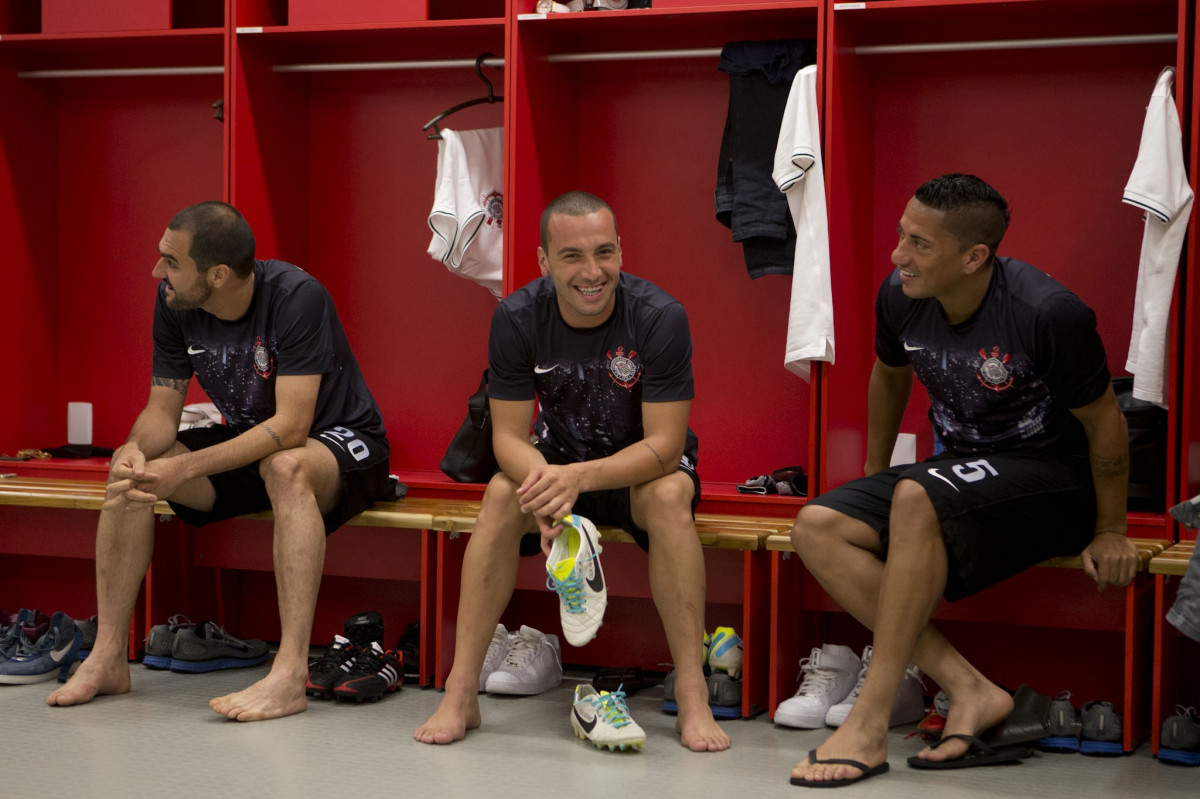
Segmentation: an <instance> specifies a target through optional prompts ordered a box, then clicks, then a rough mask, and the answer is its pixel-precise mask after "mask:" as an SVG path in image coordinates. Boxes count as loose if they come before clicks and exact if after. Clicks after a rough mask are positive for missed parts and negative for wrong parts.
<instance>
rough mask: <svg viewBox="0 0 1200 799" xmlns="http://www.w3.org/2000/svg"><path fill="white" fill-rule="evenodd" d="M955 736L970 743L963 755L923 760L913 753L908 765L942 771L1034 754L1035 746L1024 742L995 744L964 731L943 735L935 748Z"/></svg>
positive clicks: (1004, 762) (1002, 762)
mask: <svg viewBox="0 0 1200 799" xmlns="http://www.w3.org/2000/svg"><path fill="white" fill-rule="evenodd" d="M955 738H958V739H961V740H963V741H966V742H967V743H968V745H969V746H968V748H967V751H966V753H965V754H963V756H962V757H956V758H954V759H953V760H923V759H922V758H920V757H918V756H917V755H913V756H912V757H910V758H909V759H908V765H909V767H911V768H915V769H928V770H933V771H942V770H948V769H961V768H974V767H975V766H1002V765H1005V764H1008V763H1017V762H1020V760H1021V758H1023V757H1029V756H1031V755H1032V754H1033V747H1032V746H1026V745H1024V744H1014V745H1011V746H993V745H991V744H988V743H985V742H984V741H982V740H980V739H979V738H976V737H975V736H973V735H965V734H963V733H952V734H950V735H943V736H942V738H941V740H939V741H938V742H937V743H936V744H934V747H933V748H934V749H936V748H937V747H939V746H941V745H942V744H944V743H945V742H946V741H950V740H953V739H955Z"/></svg>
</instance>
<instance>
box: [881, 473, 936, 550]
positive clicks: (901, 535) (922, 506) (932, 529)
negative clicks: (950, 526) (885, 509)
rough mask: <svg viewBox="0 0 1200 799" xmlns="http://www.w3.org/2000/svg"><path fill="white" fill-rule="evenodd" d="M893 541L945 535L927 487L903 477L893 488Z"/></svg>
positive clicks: (901, 541) (897, 542)
mask: <svg viewBox="0 0 1200 799" xmlns="http://www.w3.org/2000/svg"><path fill="white" fill-rule="evenodd" d="M889 528H890V536H889V538H890V540H891V544H892V546H895V545H897V544H900V545H903V544H904V543H905V542H907V541H910V540H913V539H914V538H917V537H934V536H936V537H939V538H940V537H941V523H940V522H939V520H938V516H937V511H936V510H935V509H934V507H933V501H932V500H931V499H930V498H929V494H928V493H927V492H926V491H925V487H924V486H922V485H921V484H920V483H918V482H917V481H915V480H907V479H904V480H899V481H897V482H896V487H895V488H894V489H893V491H892V511H891V522H890V524H889Z"/></svg>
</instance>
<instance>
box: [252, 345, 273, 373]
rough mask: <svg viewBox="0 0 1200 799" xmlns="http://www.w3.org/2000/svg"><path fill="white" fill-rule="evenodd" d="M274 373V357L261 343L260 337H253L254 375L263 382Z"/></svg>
mask: <svg viewBox="0 0 1200 799" xmlns="http://www.w3.org/2000/svg"><path fill="white" fill-rule="evenodd" d="M274 371H275V357H274V356H273V355H271V351H270V350H268V349H267V348H266V346H264V345H263V343H262V336H255V337H254V373H255V374H256V375H258V376H259V377H261V378H263V379H264V380H265V379H266V378H268V377H270V376H271V373H272V372H274Z"/></svg>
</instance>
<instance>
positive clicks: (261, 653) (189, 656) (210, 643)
mask: <svg viewBox="0 0 1200 799" xmlns="http://www.w3.org/2000/svg"><path fill="white" fill-rule="evenodd" d="M268 654H270V652H269V651H268V649H267V642H266V641H259V640H257V639H255V640H249V641H243V640H242V639H241V638H238V637H236V636H233V635H230V634H229V633H227V632H225V631H224V630H223V629H221V628H220V627H218V626H217V625H215V624H213V623H212V622H211V621H207V622H205V623H204V624H201V625H197V626H196V627H193V628H192V629H190V630H188V629H180V630H179V632H177V633H176V634H175V644H174V645H173V646H172V648H171V671H185V672H191V673H199V672H206V671H217V670H219V669H244V668H247V667H248V666H257V665H258V664H260V663H262V662H263V661H264V660H266V659H267V655H268Z"/></svg>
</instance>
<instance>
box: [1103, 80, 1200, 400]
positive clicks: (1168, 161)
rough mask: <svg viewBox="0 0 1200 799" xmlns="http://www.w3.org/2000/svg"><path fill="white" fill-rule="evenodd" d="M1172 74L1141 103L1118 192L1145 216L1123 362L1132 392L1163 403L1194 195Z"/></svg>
mask: <svg viewBox="0 0 1200 799" xmlns="http://www.w3.org/2000/svg"><path fill="white" fill-rule="evenodd" d="M1174 79H1175V70H1173V69H1171V68H1170V67H1168V68H1167V69H1164V70H1163V71H1162V72H1161V73H1159V76H1158V82H1157V83H1156V84H1155V86H1154V94H1152V95H1151V97H1150V104H1149V105H1148V106H1147V107H1146V122H1145V124H1144V125H1143V127H1142V142H1141V145H1140V146H1139V148H1138V155H1137V161H1136V162H1135V163H1134V165H1133V173H1132V174H1130V176H1129V182H1128V183H1127V184H1126V186H1125V194H1124V196H1123V197H1122V198H1121V199H1122V201H1124V202H1127V203H1129V204H1130V205H1136V206H1137V207H1138V208H1141V209H1142V211H1143V212H1145V219H1146V229H1145V233H1144V234H1143V236H1142V255H1141V260H1140V262H1139V264H1138V278H1137V290H1136V292H1135V294H1134V300H1133V333H1132V335H1131V336H1130V339H1129V358H1128V360H1127V361H1126V362H1125V368H1126V369H1127V370H1128V371H1129V372H1130V373H1132V374H1133V396H1135V397H1137V398H1138V399H1142V400H1147V401H1148V402H1153V403H1155V404H1157V405H1161V406H1163V407H1164V408H1165V407H1166V405H1167V401H1166V394H1165V392H1164V390H1163V384H1164V383H1165V382H1166V374H1165V373H1166V359H1167V319H1168V317H1169V316H1170V313H1171V294H1172V293H1173V291H1174V288H1175V272H1176V270H1177V269H1178V267H1179V253H1180V250H1181V249H1182V248H1183V237H1184V234H1185V233H1187V226H1188V218H1189V215H1190V213H1191V209H1192V199H1193V196H1192V189H1191V187H1190V186H1188V177H1187V170H1186V169H1185V168H1184V164H1183V134H1182V132H1181V131H1180V128H1179V114H1178V113H1177V112H1176V110H1175V101H1174V99H1173V97H1172V95H1171V85H1172V83H1173V81H1174Z"/></svg>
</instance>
